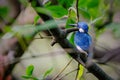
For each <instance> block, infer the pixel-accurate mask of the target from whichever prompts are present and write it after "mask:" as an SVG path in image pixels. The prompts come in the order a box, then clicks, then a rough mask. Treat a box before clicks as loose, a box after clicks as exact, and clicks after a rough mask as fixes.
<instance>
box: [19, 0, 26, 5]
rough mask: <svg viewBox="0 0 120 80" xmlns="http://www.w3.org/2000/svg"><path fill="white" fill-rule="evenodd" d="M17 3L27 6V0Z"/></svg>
mask: <svg viewBox="0 0 120 80" xmlns="http://www.w3.org/2000/svg"><path fill="white" fill-rule="evenodd" d="M19 2H20V3H21V4H22V5H24V6H27V5H28V0H19Z"/></svg>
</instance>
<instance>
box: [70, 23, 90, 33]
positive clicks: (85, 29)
mask: <svg viewBox="0 0 120 80" xmlns="http://www.w3.org/2000/svg"><path fill="white" fill-rule="evenodd" d="M70 25H71V26H76V27H78V29H79V31H80V32H81V33H87V32H88V25H87V23H86V22H78V23H77V24H70Z"/></svg>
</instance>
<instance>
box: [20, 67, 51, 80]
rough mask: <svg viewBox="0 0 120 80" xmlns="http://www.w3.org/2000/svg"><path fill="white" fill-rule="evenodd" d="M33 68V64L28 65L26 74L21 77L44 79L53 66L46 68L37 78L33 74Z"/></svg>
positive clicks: (34, 79)
mask: <svg viewBox="0 0 120 80" xmlns="http://www.w3.org/2000/svg"><path fill="white" fill-rule="evenodd" d="M33 70H34V66H33V65H29V66H28V67H27V68H26V74H25V75H23V76H22V78H24V79H27V80H44V79H45V78H46V77H47V76H48V75H50V73H51V72H52V70H53V68H50V69H48V70H47V71H46V72H45V73H44V75H43V76H42V77H40V79H39V78H37V77H34V76H33Z"/></svg>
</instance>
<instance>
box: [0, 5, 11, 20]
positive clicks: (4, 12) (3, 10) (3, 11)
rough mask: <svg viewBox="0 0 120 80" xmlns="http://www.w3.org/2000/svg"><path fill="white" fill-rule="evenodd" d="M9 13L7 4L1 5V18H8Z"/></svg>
mask: <svg viewBox="0 0 120 80" xmlns="http://www.w3.org/2000/svg"><path fill="white" fill-rule="evenodd" d="M8 13H9V8H8V7H7V6H0V18H3V19H4V18H6V16H7V15H8Z"/></svg>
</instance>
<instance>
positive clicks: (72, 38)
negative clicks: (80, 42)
mask: <svg viewBox="0 0 120 80" xmlns="http://www.w3.org/2000/svg"><path fill="white" fill-rule="evenodd" d="M74 34H75V33H70V34H69V35H68V36H67V39H68V40H69V41H70V43H71V44H73V45H74Z"/></svg>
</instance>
